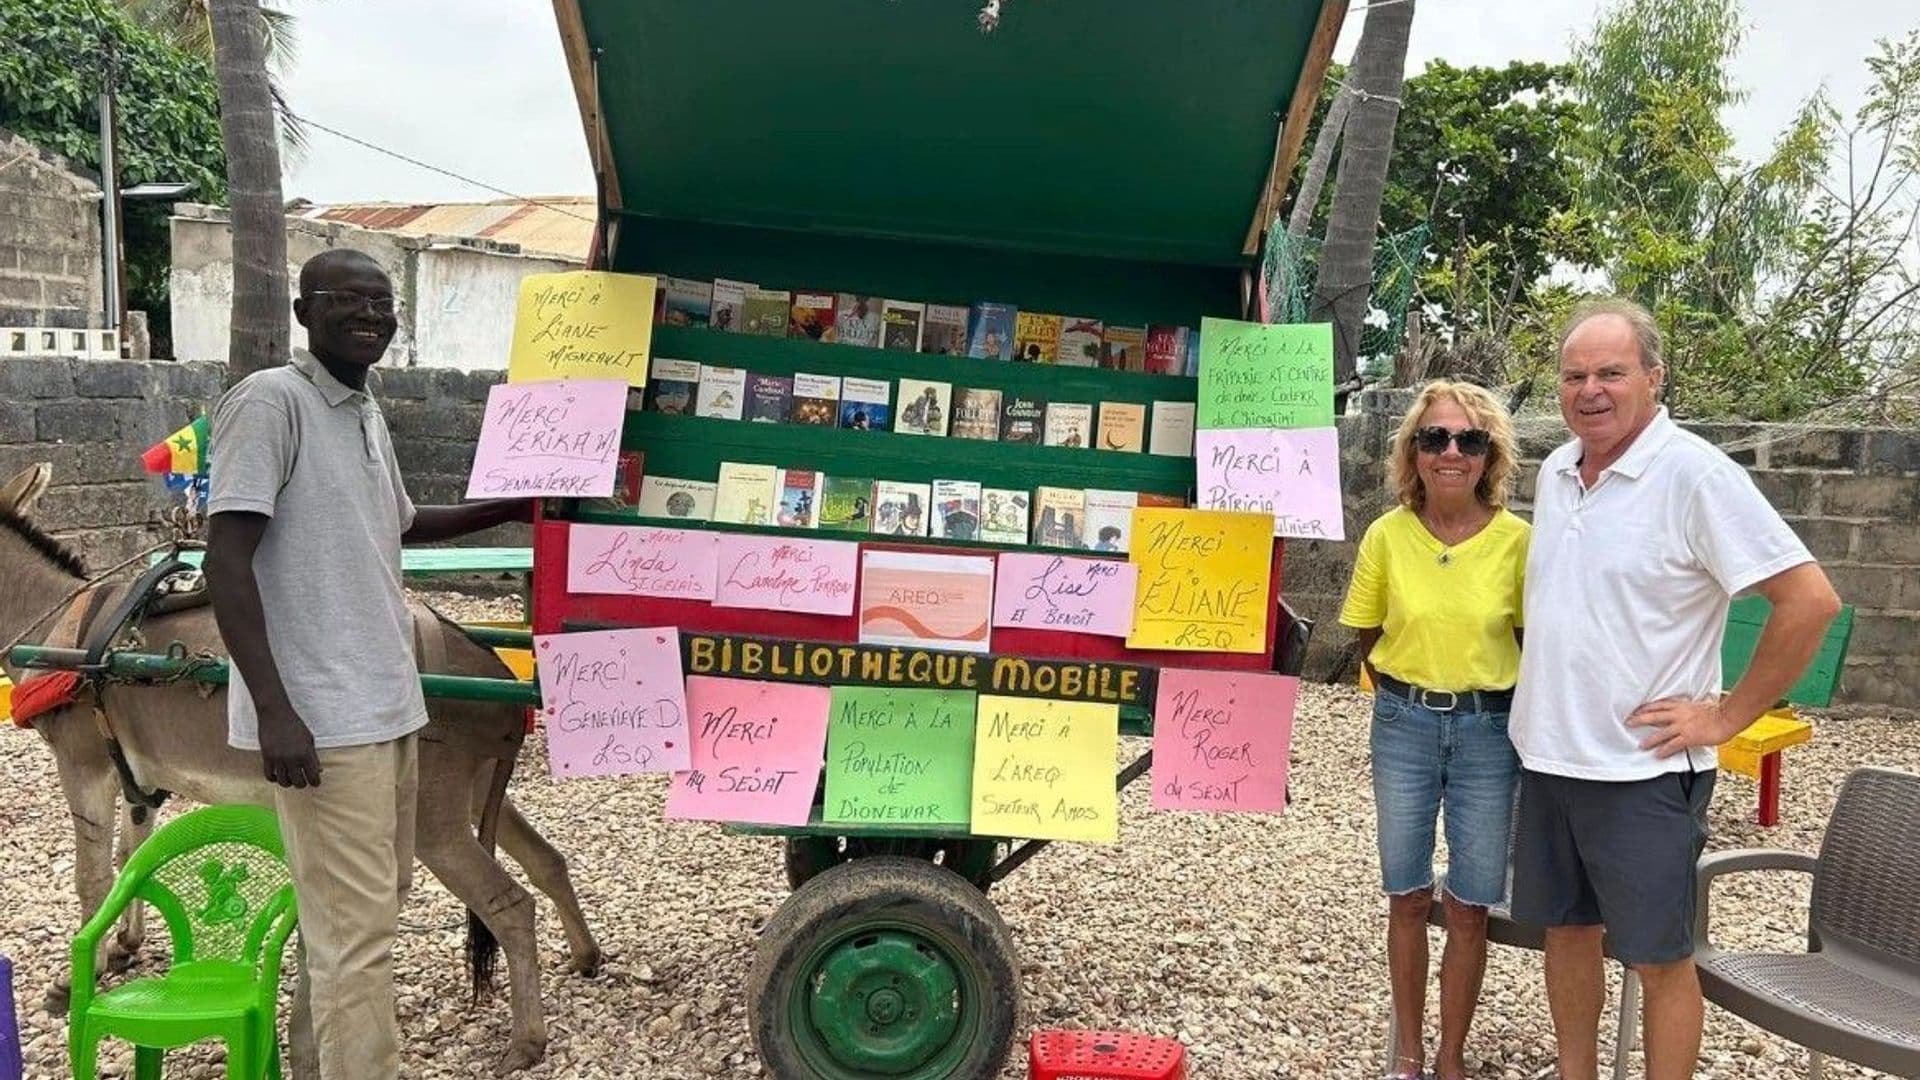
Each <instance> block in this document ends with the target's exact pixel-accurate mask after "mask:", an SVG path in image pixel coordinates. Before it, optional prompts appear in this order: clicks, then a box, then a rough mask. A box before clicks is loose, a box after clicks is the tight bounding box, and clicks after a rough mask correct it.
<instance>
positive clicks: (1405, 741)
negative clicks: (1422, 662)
mask: <svg viewBox="0 0 1920 1080" xmlns="http://www.w3.org/2000/svg"><path fill="white" fill-rule="evenodd" d="M1519 779H1520V756H1519V755H1518V754H1517V753H1515V752H1514V749H1513V743H1512V742H1511V741H1509V740H1508V738H1507V714H1506V713H1504V712H1471V711H1468V710H1465V709H1457V710H1454V711H1451V712H1439V711H1436V710H1433V709H1429V708H1427V707H1425V706H1423V705H1417V704H1414V703H1413V702H1411V701H1408V700H1407V699H1406V698H1402V697H1395V696H1393V695H1392V694H1385V693H1383V694H1378V695H1376V696H1375V697H1374V701H1373V803H1374V810H1375V814H1376V815H1377V818H1378V822H1379V832H1380V884H1381V888H1382V889H1384V890H1385V891H1386V892H1387V893H1389V894H1391V895H1396V896H1397V895H1400V894H1402V893H1411V892H1418V891H1420V890H1422V889H1430V888H1432V887H1433V840H1434V826H1435V823H1436V821H1437V819H1438V818H1439V817H1440V814H1441V812H1442V811H1443V810H1444V811H1445V813H1446V828H1447V852H1448V854H1447V892H1449V893H1451V894H1452V895H1453V897H1454V898H1455V899H1457V900H1459V901H1461V902H1462V903H1466V904H1475V905H1479V906H1482V907H1491V906H1493V905H1495V904H1498V903H1500V902H1501V901H1503V900H1505V899H1506V897H1507V861H1508V853H1509V850H1510V846H1511V841H1512V835H1513V800H1514V790H1515V788H1516V786H1517V785H1518V782H1519Z"/></svg>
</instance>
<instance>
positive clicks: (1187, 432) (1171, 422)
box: [1147, 401, 1195, 457]
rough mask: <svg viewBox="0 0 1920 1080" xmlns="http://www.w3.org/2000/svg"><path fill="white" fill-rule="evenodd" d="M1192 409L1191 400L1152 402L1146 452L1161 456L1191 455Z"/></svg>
mask: <svg viewBox="0 0 1920 1080" xmlns="http://www.w3.org/2000/svg"><path fill="white" fill-rule="evenodd" d="M1194 411H1195V410H1194V404H1193V402H1191V401H1156V402H1154V403H1153V428H1152V434H1151V435H1150V436H1149V437H1148V439H1147V453H1149V454H1158V455H1160V456H1161V457H1192V456H1193V420H1194Z"/></svg>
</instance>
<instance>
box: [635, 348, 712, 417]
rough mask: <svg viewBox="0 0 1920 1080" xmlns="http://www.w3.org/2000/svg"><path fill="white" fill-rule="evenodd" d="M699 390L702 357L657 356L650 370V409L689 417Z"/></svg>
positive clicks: (648, 387)
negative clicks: (698, 358)
mask: <svg viewBox="0 0 1920 1080" xmlns="http://www.w3.org/2000/svg"><path fill="white" fill-rule="evenodd" d="M699 389H700V362H699V361H698V360H669V359H667V358H666V357H664V356H658V357H655V358H654V360H653V363H652V365H651V366H650V367H649V369H648V371H647V408H648V409H649V410H651V411H653V412H657V413H668V414H670V415H673V416H686V415H688V414H689V413H691V412H693V402H694V396H695V394H697V393H698V392H699Z"/></svg>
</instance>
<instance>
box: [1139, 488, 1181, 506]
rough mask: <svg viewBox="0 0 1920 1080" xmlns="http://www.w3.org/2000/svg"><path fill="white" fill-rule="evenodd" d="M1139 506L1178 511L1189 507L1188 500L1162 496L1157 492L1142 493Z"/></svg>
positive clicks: (1175, 496)
mask: <svg viewBox="0 0 1920 1080" xmlns="http://www.w3.org/2000/svg"><path fill="white" fill-rule="evenodd" d="M1139 505H1141V506H1157V507H1161V508H1163V509H1170V510H1178V509H1181V508H1182V507H1184V506H1186V505H1187V500H1186V499H1184V498H1182V497H1181V496H1179V495H1162V494H1160V493H1159V492H1157V491H1143V492H1141V493H1140V503H1139Z"/></svg>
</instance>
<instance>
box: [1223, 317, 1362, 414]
mask: <svg viewBox="0 0 1920 1080" xmlns="http://www.w3.org/2000/svg"><path fill="white" fill-rule="evenodd" d="M1196 426H1198V427H1200V428H1202V429H1205V430H1218V429H1221V428H1325V427H1332V426H1333V327H1332V326H1331V325H1329V324H1327V323H1276V324H1266V323H1249V322H1237V321H1235V320H1233V319H1202V320H1200V408H1199V415H1198V418H1197V421H1196Z"/></svg>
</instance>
